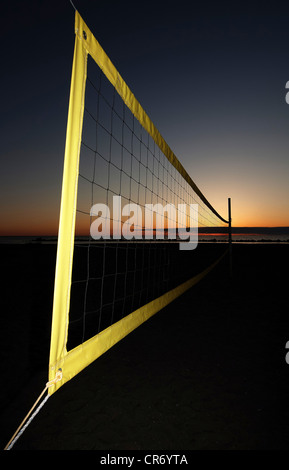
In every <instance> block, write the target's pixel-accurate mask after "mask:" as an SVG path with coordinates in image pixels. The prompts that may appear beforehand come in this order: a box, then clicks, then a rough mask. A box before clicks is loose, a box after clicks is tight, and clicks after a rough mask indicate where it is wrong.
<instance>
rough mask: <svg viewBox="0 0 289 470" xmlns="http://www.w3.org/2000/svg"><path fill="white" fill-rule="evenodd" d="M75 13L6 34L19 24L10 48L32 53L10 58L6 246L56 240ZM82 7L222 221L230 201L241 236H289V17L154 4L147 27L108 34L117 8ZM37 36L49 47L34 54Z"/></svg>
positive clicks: (1, 212)
mask: <svg viewBox="0 0 289 470" xmlns="http://www.w3.org/2000/svg"><path fill="white" fill-rule="evenodd" d="M67 4H68V5H62V4H61V5H60V4H59V5H58V6H57V7H55V8H54V9H53V11H51V12H50V13H49V14H47V11H46V8H44V6H41V5H38V7H37V8H35V11H33V13H32V14H31V15H30V14H29V15H28V13H27V12H26V11H25V8H24V6H23V8H22V7H19V9H18V10H17V11H16V12H14V11H12V10H13V9H11V12H10V13H9V12H8V17H7V22H6V23H5V24H6V26H5V27H6V28H8V26H9V24H15V28H14V31H15V37H14V39H13V40H15V42H17V44H18V45H19V44H23V46H21V47H23V54H18V57H17V60H15V58H14V59H12V58H11V57H10V55H9V54H8V53H7V52H5V53H4V54H3V61H4V62H5V63H6V64H7V67H5V71H4V72H3V76H2V77H1V80H2V89H4V90H7V93H6V96H4V97H3V103H2V108H3V109H2V114H3V115H4V116H5V120H4V122H3V141H2V151H1V155H2V159H1V185H0V187H1V203H0V217H1V225H0V236H6V237H7V236H57V234H58V222H59V212H60V201H61V187H62V172H63V160H64V148H65V136H66V123H67V112H68V102H69V89H70V78H71V68H72V55H73V46H74V34H73V33H74V11H72V10H71V8H70V5H69V2H67ZM79 7H81V9H82V11H81V13H82V15H83V17H84V20H85V21H86V22H87V24H88V25H89V27H90V28H91V30H92V31H93V33H94V34H95V36H96V38H97V40H99V42H100V43H101V45H102V47H103V48H104V50H105V51H106V53H107V54H108V56H109V57H110V59H111V60H112V62H113V63H114V65H115V66H116V68H117V69H118V71H119V73H120V74H121V76H122V77H123V78H124V80H125V81H126V83H127V84H128V86H129V87H130V89H131V90H132V93H134V94H135V96H136V98H137V99H138V100H139V102H140V103H141V105H142V106H143V108H144V109H145V110H146V112H147V114H148V115H149V117H150V118H151V120H152V122H153V123H154V124H155V126H156V127H157V129H158V130H159V132H160V133H161V135H162V136H163V138H164V140H165V141H166V142H167V144H168V145H169V146H170V148H171V149H172V151H173V152H174V154H175V155H176V156H177V158H178V159H179V161H180V162H181V164H182V165H183V166H184V168H185V169H186V171H187V172H188V174H189V175H190V176H191V178H192V180H193V181H194V182H195V184H196V185H197V186H198V188H199V189H200V191H201V192H202V193H203V194H204V196H205V197H206V198H207V200H208V201H209V203H210V204H211V205H212V206H213V207H214V208H215V209H216V211H217V212H218V213H219V214H220V215H221V216H222V217H223V218H225V219H227V217H228V198H231V204H232V227H233V228H234V227H289V183H288V181H289V178H288V177H289V158H288V150H289V104H288V102H286V99H285V97H286V93H287V92H288V90H286V84H287V82H288V80H289V61H288V51H287V43H288V40H289V37H288V36H289V30H288V27H287V18H285V17H283V16H279V14H278V12H277V13H276V14H271V13H270V14H269V13H268V14H267V13H266V12H265V11H264V12H262V13H260V12H259V11H256V12H254V11H253V10H252V12H250V13H249V12H246V11H240V14H239V13H238V12H237V11H236V12H235V13H232V12H227V11H219V10H218V11H217V10H216V12H214V11H211V12H210V9H208V10H207V11H202V7H201V6H200V7H199V10H198V9H197V10H196V12H195V14H194V16H193V17H187V15H186V14H185V12H184V11H183V10H182V8H178V7H176V9H175V11H174V12H170V11H169V9H166V10H165V11H163V10H162V8H160V9H159V8H158V7H157V6H156V5H155V4H154V15H152V12H149V11H148V12H147V13H146V12H143V15H144V17H143V19H146V20H147V21H141V22H140V25H139V28H137V29H135V28H131V24H133V23H134V22H133V21H132V18H134V14H135V13H134V12H133V11H131V12H130V13H129V14H128V15H127V16H126V15H124V14H122V15H121V16H120V18H117V19H116V18H115V19H114V20H111V21H113V25H114V27H113V28H109V31H108V29H107V24H106V21H103V18H106V16H107V14H108V11H109V6H108V5H97V6H96V5H94V4H92V2H88V1H84V0H80V1H79ZM9 15H10V16H9ZM23 18H24V19H26V21H27V22H28V24H29V27H27V26H26V23H25V22H23ZM24 24H25V27H24ZM7 25H8V26H7ZM52 25H53V27H54V26H55V27H56V26H57V27H58V30H59V34H58V37H54V35H53V34H52V32H51V26H52ZM160 25H162V28H161V32H160V29H159V28H160ZM36 33H37V36H38V42H37V43H38V44H39V45H40V44H41V48H40V46H39V48H37V47H36V46H35V49H33V50H32V48H31V46H30V44H31V41H32V39H33V36H34V34H36ZM34 44H35V42H34ZM12 46H13V44H12ZM13 47H14V46H13ZM27 47H28V49H29V54H28V55H27V54H26V53H24V50H25V51H26V49H27ZM22 55H23V57H22ZM19 85H20V86H19ZM168 202H169V201H168ZM193 202H194V201H192V203H193ZM86 210H87V211H89V210H90V207H88V208H86ZM220 225H221V224H220ZM87 227H88V223H87V220H86V221H85V225H84V223H83V222H80V223H78V224H77V233H86V232H87Z"/></svg>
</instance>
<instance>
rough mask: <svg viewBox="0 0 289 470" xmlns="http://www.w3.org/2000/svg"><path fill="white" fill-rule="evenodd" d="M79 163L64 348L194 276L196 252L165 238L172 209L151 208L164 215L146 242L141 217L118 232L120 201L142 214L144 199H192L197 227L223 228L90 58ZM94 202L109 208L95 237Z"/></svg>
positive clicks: (170, 231)
mask: <svg viewBox="0 0 289 470" xmlns="http://www.w3.org/2000/svg"><path fill="white" fill-rule="evenodd" d="M79 162H80V163H79V176H78V193H77V194H78V198H77V209H76V231H75V247H74V259H73V272H72V284H71V302H70V312H69V329H68V343H67V349H68V350H71V349H72V348H74V347H76V346H77V345H79V344H81V343H83V342H84V341H86V340H87V339H89V338H91V337H92V336H94V335H96V334H98V333H99V332H101V331H103V330H104V329H105V328H107V327H109V326H110V325H112V324H113V323H115V322H117V321H118V320H120V319H122V318H123V317H124V316H126V315H128V314H129V313H131V312H133V311H135V310H136V309H138V308H139V307H141V306H142V305H145V304H146V303H148V302H149V301H151V300H153V299H155V298H157V297H158V296H160V295H162V294H163V293H165V292H167V291H168V290H169V289H170V288H173V287H175V286H176V285H178V283H180V282H183V281H184V280H186V279H187V278H188V277H189V276H190V275H191V274H192V273H193V265H194V256H195V254H194V253H193V252H192V253H190V254H189V256H188V252H185V253H182V252H181V251H179V247H178V244H176V243H170V241H171V242H172V241H173V240H176V238H175V236H174V235H175V232H174V228H173V227H174V226H175V223H176V216H175V213H173V212H161V213H158V212H157V211H156V214H155V216H154V217H159V219H158V221H160V220H161V219H163V220H162V221H161V222H162V223H161V224H160V225H161V227H163V229H164V231H163V234H164V236H163V237H161V235H160V234H159V233H158V230H157V227H159V225H156V223H155V221H156V218H155V219H153V220H154V222H153V224H152V225H151V226H149V227H147V226H146V231H147V232H146V233H147V234H149V236H148V237H147V239H145V232H144V219H143V217H142V215H141V216H138V217H134V223H133V225H131V226H130V228H129V229H128V231H127V232H126V237H123V236H119V234H123V233H124V230H125V229H126V228H127V227H126V223H127V222H126V221H127V219H128V217H127V216H123V214H122V209H123V207H124V206H125V205H126V204H128V203H130V204H136V205H137V206H138V207H139V208H140V209H141V213H142V214H143V213H145V210H146V208H147V207H148V206H147V205H148V204H152V205H156V204H159V205H161V206H162V207H165V206H167V204H172V205H173V206H174V207H178V205H179V204H183V205H186V206H188V205H190V204H197V205H198V222H197V224H198V226H199V227H202V228H203V229H204V228H205V227H217V226H218V227H219V226H220V225H223V226H224V225H225V224H224V223H223V222H222V221H221V220H220V219H219V218H218V217H217V216H216V214H215V213H213V212H212V211H211V210H210V208H208V207H207V206H206V204H204V202H203V201H202V200H201V198H200V197H199V196H198V195H197V194H196V192H195V191H194V189H193V188H192V187H191V186H190V184H189V183H188V182H187V181H186V180H185V179H184V178H183V176H182V175H181V174H180V173H179V172H178V170H177V169H176V168H175V167H174V166H173V165H172V163H170V161H169V160H168V159H167V157H166V156H165V155H164V153H163V152H162V151H161V149H160V148H159V147H158V145H157V144H156V143H155V141H154V140H153V139H152V137H151V136H150V135H149V134H148V132H147V131H146V130H145V129H144V128H143V127H142V125H141V124H140V123H139V121H138V120H137V119H136V118H135V117H134V115H133V114H132V112H131V111H130V110H129V108H128V107H127V106H126V104H125V103H124V101H123V100H122V99H121V98H120V96H119V94H118V93H117V92H116V90H115V88H114V87H113V86H112V85H111V83H110V82H109V81H108V80H107V78H106V77H105V75H104V74H103V72H102V70H101V69H100V68H99V67H98V65H97V64H96V63H95V62H94V60H93V59H92V58H91V57H90V56H88V64H87V80H86V90H85V108H84V119H83V133H82V141H81V151H80V160H79ZM116 196H118V197H121V200H120V201H121V210H120V212H118V213H117V214H116V213H115V211H114V210H113V209H114V197H116ZM100 203H102V204H105V206H106V207H108V209H109V212H108V213H107V214H106V217H107V220H106V223H105V221H104V219H103V224H102V225H101V229H102V237H101V238H100V240H98V241H96V240H95V239H94V238H93V237H92V236H91V227H92V226H93V223H94V222H95V221H97V220H98V216H97V214H94V213H93V211H91V208H92V207H94V205H95V204H100ZM182 207H183V206H182ZM127 215H129V214H127ZM194 217H195V214H194ZM151 220H152V219H151ZM178 223H179V225H178V228H180V226H181V225H182V228H184V229H185V228H188V227H190V226H192V225H194V224H196V220H192V219H191V215H190V214H188V213H187V212H186V213H183V218H182V223H181V222H180V218H178ZM104 225H105V227H106V231H104V230H103V228H104ZM114 228H115V229H116V231H117V235H118V236H117V237H116V238H117V240H114V239H113V236H114V234H115V232H114V230H113V229H114ZM128 235H130V238H131V239H130V241H127V238H128ZM159 235H160V237H159ZM159 238H160V239H159Z"/></svg>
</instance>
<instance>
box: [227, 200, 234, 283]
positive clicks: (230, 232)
mask: <svg viewBox="0 0 289 470" xmlns="http://www.w3.org/2000/svg"><path fill="white" fill-rule="evenodd" d="M228 221H229V227H228V230H229V274H230V277H232V276H233V260H232V217H231V198H230V197H229V198H228Z"/></svg>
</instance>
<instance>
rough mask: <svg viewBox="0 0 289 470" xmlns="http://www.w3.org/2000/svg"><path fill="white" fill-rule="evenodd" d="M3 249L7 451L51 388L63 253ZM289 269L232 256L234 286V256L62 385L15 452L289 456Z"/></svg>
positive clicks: (284, 260) (272, 253)
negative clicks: (55, 300) (58, 264)
mask: <svg viewBox="0 0 289 470" xmlns="http://www.w3.org/2000/svg"><path fill="white" fill-rule="evenodd" d="M0 248H1V260H2V263H1V265H2V273H3V272H4V282H2V295H1V343H0V348H1V377H2V387H1V400H0V403H1V411H0V413H1V437H0V438H1V445H2V448H4V446H5V444H6V443H7V442H8V440H9V439H10V437H11V436H12V434H13V433H14V431H15V430H16V428H17V427H18V425H19V424H20V422H21V420H22V419H23V417H24V416H25V415H26V413H27V412H28V410H29V409H30V407H31V406H32V405H33V403H34V402H35V400H36V398H37V397H38V395H39V394H40V393H41V391H42V389H43V387H44V386H45V383H46V381H47V369H48V357H49V341H50V324H51V311H52V295H53V282H54V269H55V251H53V250H55V247H53V246H51V247H50V248H47V246H46V248H45V249H44V245H41V244H39V245H34V246H32V245H31V246H30V248H29V247H28V248H27V246H26V245H25V246H14V247H11V246H1V247H0ZM215 248H216V250H217V251H218V250H220V249H221V248H220V246H218V247H215ZM222 248H225V246H224V245H223V247H222ZM211 250H212V251H213V250H214V247H211ZM44 252H45V254H44ZM218 252H219V251H218ZM288 261H289V245H285V244H284V245H281V244H279V245H278V244H274V245H272V244H271V245H268V244H263V245H262V244H243V245H241V244H236V245H233V278H232V279H230V277H229V269H228V258H227V257H226V258H225V259H224V260H223V261H222V262H221V263H220V264H219V265H218V267H217V268H215V269H214V270H213V271H212V272H211V273H210V274H209V275H208V276H207V277H206V278H205V279H204V280H203V281H202V282H200V283H199V284H198V285H196V286H195V287H193V288H192V289H191V290H190V291H189V292H187V293H186V294H184V295H183V296H182V297H181V298H179V299H177V300H176V301H174V302H173V303H172V304H171V305H169V306H168V307H167V308H165V309H164V310H162V311H161V312H159V313H158V314H156V315H155V316H154V317H153V318H152V319H150V320H149V321H147V322H146V323H145V324H143V325H142V326H141V327H139V328H138V329H137V330H135V331H134V332H133V333H131V334H130V335H129V336H128V337H126V338H125V339H124V340H123V341H121V342H120V343H118V344H117V345H116V346H115V347H113V348H112V349H111V350H109V351H108V352H107V353H106V354H105V355H103V356H102V357H101V358H99V359H98V360H97V361H95V362H94V363H93V364H91V365H90V366H89V367H88V368H87V369H85V370H84V371H83V372H82V373H81V374H79V375H78V376H77V377H75V378H74V379H73V380H71V381H70V382H69V383H68V384H66V385H64V386H63V387H62V388H61V389H60V390H59V391H58V392H57V393H56V394H55V395H53V396H52V397H51V398H50V399H49V400H48V402H47V403H46V405H45V406H44V408H43V409H42V410H41V412H40V413H39V414H38V415H37V417H36V418H35V419H34V420H33V422H32V423H31V425H30V426H29V427H28V428H27V430H26V431H25V433H24V434H23V436H21V438H20V439H19V440H18V441H17V443H16V444H15V446H14V447H13V449H14V450H105V451H106V450H107V451H108V450H110V451H118V450H130V451H137V450H155V451H160V450H162V451H169V450H183V451H185V450H188V451H193V450H215V449H216V450H247V449H248V450H265V449H269V450H271V449H272V450H281V449H283V450H286V449H288V448H289V398H288V397H289V364H287V363H286V361H285V356H286V349H285V345H286V342H287V341H289V315H288V302H287V290H288V277H287V275H288V273H287V266H288Z"/></svg>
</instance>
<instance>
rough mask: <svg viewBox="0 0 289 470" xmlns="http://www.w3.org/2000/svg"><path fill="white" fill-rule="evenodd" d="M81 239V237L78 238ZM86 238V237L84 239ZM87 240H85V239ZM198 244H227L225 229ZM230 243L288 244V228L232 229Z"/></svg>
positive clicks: (17, 239)
mask: <svg viewBox="0 0 289 470" xmlns="http://www.w3.org/2000/svg"><path fill="white" fill-rule="evenodd" d="M79 238H81V237H79ZM85 238H86V237H85ZM86 240H87V238H86ZM198 242H199V243H227V242H228V233H227V229H224V228H223V227H217V228H216V227H214V228H210V229H208V228H205V229H203V230H202V229H200V230H199V234H198ZM40 243H43V244H54V243H57V237H55V236H2V237H0V244H40ZM232 243H252V244H256V243H262V244H264V243H270V244H272V243H276V244H281V243H282V244H289V227H233V228H232Z"/></svg>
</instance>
